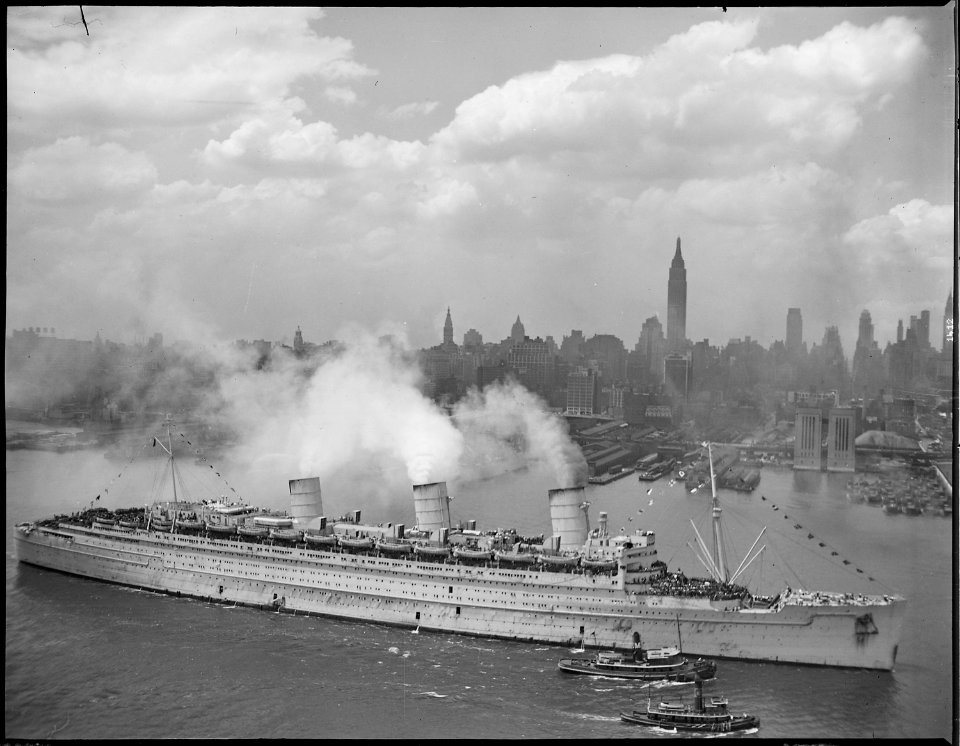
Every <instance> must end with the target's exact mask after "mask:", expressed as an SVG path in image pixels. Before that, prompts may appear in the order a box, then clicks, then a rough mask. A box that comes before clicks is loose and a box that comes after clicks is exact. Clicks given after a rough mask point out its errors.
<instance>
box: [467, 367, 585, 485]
mask: <svg viewBox="0 0 960 746" xmlns="http://www.w3.org/2000/svg"><path fill="white" fill-rule="evenodd" d="M453 418H454V420H455V421H456V423H457V427H458V429H459V430H460V431H461V432H462V433H463V435H464V438H465V439H466V443H467V446H468V447H469V446H471V444H475V443H477V442H482V441H483V440H484V439H490V438H493V439H494V440H498V441H501V442H508V443H510V444H511V445H512V446H513V447H514V448H515V449H517V450H520V451H522V452H523V454H524V455H525V457H526V458H527V459H528V460H532V461H541V462H544V463H546V464H547V465H548V466H549V468H550V469H551V471H552V472H553V474H554V477H555V479H556V480H557V483H558V484H559V485H561V486H562V487H579V486H582V485H583V484H585V483H586V478H587V464H586V460H585V459H584V457H583V454H582V453H581V452H580V449H579V448H578V447H577V445H576V443H574V442H573V441H572V440H570V437H569V434H568V430H567V424H566V422H565V421H564V420H563V419H562V418H561V417H559V416H557V415H556V414H554V413H552V412H550V411H549V410H548V409H547V407H546V405H545V403H544V402H543V400H542V399H540V397H538V396H536V395H535V394H533V393H531V392H530V391H528V390H527V389H526V388H524V387H523V386H521V385H520V384H519V383H517V382H515V381H507V382H506V383H499V382H498V383H494V384H491V385H490V386H488V387H487V388H485V389H484V390H483V391H477V390H475V389H474V390H472V391H471V392H470V393H469V394H468V395H467V396H466V397H464V398H463V399H461V400H460V401H459V402H458V403H457V405H456V407H455V409H454V412H453Z"/></svg>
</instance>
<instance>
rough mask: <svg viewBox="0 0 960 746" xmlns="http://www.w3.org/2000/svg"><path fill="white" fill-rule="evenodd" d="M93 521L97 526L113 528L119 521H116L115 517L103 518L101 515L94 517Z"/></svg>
mask: <svg viewBox="0 0 960 746" xmlns="http://www.w3.org/2000/svg"><path fill="white" fill-rule="evenodd" d="M93 523H94V525H96V526H103V527H106V528H113V527H114V526H116V525H117V522H116V520H115V519H113V518H103V517H101V516H97V517H96V518H94V519H93Z"/></svg>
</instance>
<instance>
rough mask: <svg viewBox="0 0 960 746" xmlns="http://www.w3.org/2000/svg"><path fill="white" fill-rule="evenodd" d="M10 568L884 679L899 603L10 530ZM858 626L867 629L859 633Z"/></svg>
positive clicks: (393, 620)
mask: <svg viewBox="0 0 960 746" xmlns="http://www.w3.org/2000/svg"><path fill="white" fill-rule="evenodd" d="M14 545H15V551H16V556H17V559H18V560H19V561H20V562H23V563H26V564H30V565H35V566H38V567H43V568H47V569H51V570H56V571H59V572H64V573H68V574H71V575H77V576H81V577H85V578H90V579H93V580H99V581H105V582H110V583H116V584H121V585H125V586H132V587H136V588H141V589H146V590H152V591H158V592H164V593H169V594H175V595H182V596H189V597H196V598H201V599H208V600H213V601H218V602H222V603H230V604H241V605H249V606H256V607H261V608H270V609H276V610H279V611H283V612H288V613H302V614H317V615H324V616H331V617H339V618H344V619H354V620H363V621H369V622H377V623H384V624H392V625H399V626H405V627H411V628H414V627H421V628H422V629H424V630H436V631H443V632H451V633H457V634H465V635H474V636H482V637H491V638H502V639H511V640H522V641H530V642H543V643H553V644H562V645H571V644H574V643H577V642H579V641H581V640H587V641H588V643H589V644H590V645H591V646H596V647H604V648H613V649H617V648H620V649H627V648H630V647H632V640H633V633H634V632H636V633H638V634H639V635H640V636H641V638H642V639H643V640H644V643H645V644H648V645H650V646H665V645H670V644H676V642H677V637H678V635H680V639H681V640H682V645H683V650H684V653H685V654H688V655H696V656H704V657H710V658H733V659H740V660H757V661H772V662H783V663H798V664H809V665H818V666H839V667H850V668H866V669H877V670H891V669H892V668H893V666H894V662H895V660H896V650H897V640H898V639H899V636H900V627H901V624H902V618H903V609H904V603H905V602H903V601H902V599H900V600H892V601H891V602H889V603H884V604H860V605H855V604H854V605H837V606H813V607H807V606H789V605H788V606H783V607H782V608H780V609H778V610H744V609H739V608H735V607H733V606H732V605H731V604H730V602H711V601H709V600H708V599H688V598H681V597H670V596H653V595H644V594H631V593H629V592H626V591H624V589H623V587H622V585H621V584H620V583H619V580H618V576H617V575H616V574H615V573H614V574H610V575H599V576H596V575H588V574H584V575H578V574H571V573H569V572H551V571H549V570H542V569H527V568H502V569H501V568H497V567H488V566H477V565H469V564H462V565H461V564H453V563H437V562H420V561H417V560H416V559H408V558H396V557H390V556H374V555H369V556H368V555H364V554H350V553H345V552H344V553H341V552H337V551H323V550H313V549H303V548H296V547H287V546H284V547H281V546H274V545H268V544H252V543H249V542H239V541H237V540H232V541H231V540H227V539H212V538H205V537H201V536H190V535H180V534H171V533H159V532H149V531H145V530H134V531H130V530H119V529H103V528H88V527H83V526H74V525H72V524H61V525H60V527H59V528H48V527H41V526H35V525H32V524H31V525H21V526H17V527H15V528H14ZM866 618H869V624H865V622H864V620H865V619H866Z"/></svg>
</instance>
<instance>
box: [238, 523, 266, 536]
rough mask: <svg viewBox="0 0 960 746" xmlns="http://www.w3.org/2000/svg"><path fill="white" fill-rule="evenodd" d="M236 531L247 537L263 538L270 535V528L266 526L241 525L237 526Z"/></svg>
mask: <svg viewBox="0 0 960 746" xmlns="http://www.w3.org/2000/svg"><path fill="white" fill-rule="evenodd" d="M237 533H238V534H240V535H241V536H245V537H247V538H248V539H264V538H266V537H267V536H269V535H270V529H269V528H267V527H266V526H254V525H243V526H237Z"/></svg>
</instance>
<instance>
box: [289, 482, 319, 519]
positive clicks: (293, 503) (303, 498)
mask: <svg viewBox="0 0 960 746" xmlns="http://www.w3.org/2000/svg"><path fill="white" fill-rule="evenodd" d="M290 514H291V515H292V516H293V519H294V520H295V521H296V523H297V525H298V526H300V527H301V528H320V525H319V521H318V520H317V519H319V518H320V516H322V515H323V502H322V501H321V499H320V478H319V477H307V478H305V479H291V480H290Z"/></svg>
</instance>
